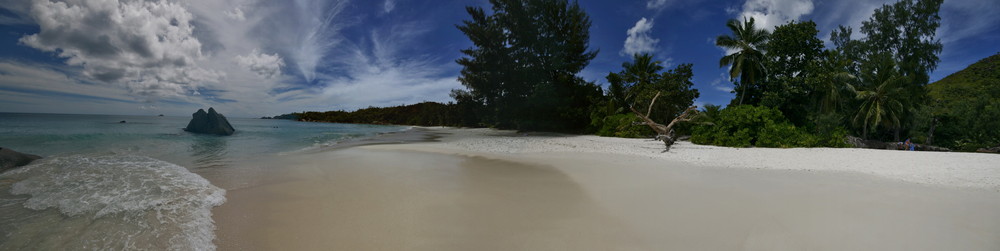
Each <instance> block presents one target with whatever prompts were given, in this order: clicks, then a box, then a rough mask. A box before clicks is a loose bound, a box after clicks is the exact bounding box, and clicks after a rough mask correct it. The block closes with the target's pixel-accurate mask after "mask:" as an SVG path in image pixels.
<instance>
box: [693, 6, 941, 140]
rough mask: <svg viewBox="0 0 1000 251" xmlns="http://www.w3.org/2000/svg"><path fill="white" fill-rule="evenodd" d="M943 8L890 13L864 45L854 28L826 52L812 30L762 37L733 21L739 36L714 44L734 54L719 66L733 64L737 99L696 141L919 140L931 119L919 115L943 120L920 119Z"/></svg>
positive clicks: (797, 25) (839, 33) (798, 26)
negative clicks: (856, 137)
mask: <svg viewBox="0 0 1000 251" xmlns="http://www.w3.org/2000/svg"><path fill="white" fill-rule="evenodd" d="M941 3H942V1H941V0H901V1H899V2H896V3H892V4H886V5H883V6H882V7H881V8H878V9H877V10H875V13H874V14H873V15H872V16H871V17H870V18H869V19H868V20H867V21H864V22H863V23H862V26H861V29H860V32H861V33H863V34H864V36H863V38H862V39H858V40H854V39H851V35H852V33H853V30H852V29H851V28H848V27H843V26H841V27H840V28H838V29H837V30H835V31H834V32H832V33H831V35H830V36H831V37H830V39H831V40H832V41H833V44H834V45H836V48H832V49H825V48H823V47H824V46H823V43H822V40H820V39H819V38H818V37H817V35H818V33H819V31H818V30H817V29H816V24H815V23H813V22H812V21H801V22H795V21H793V22H789V23H787V24H784V25H780V26H778V27H775V29H774V32H773V33H770V34H768V33H766V32H764V31H758V29H759V28H758V27H754V22H753V20H752V19H751V20H747V21H745V22H744V23H743V24H742V25H739V23H738V22H737V21H735V20H730V21H729V22H728V23H727V26H728V27H729V28H730V30H732V32H733V34H734V36H733V37H730V36H727V35H723V36H720V37H719V38H718V39H717V40H716V44H717V45H718V46H720V47H722V48H725V49H727V50H731V51H735V52H734V53H733V54H730V55H727V56H725V57H723V58H722V59H721V66H726V65H730V66H731V71H730V73H731V77H732V78H736V77H737V76H738V77H739V82H738V83H737V85H736V88H735V92H736V93H737V97H736V98H734V99H733V101H732V102H730V107H727V108H726V109H723V110H721V111H720V112H719V115H718V118H715V121H712V122H711V123H706V122H701V123H700V124H699V125H698V126H696V127H695V130H694V135H692V140H693V141H695V142H696V143H699V142H700V143H705V144H717V145H726V146H744V147H745V146H765V147H789V146H833V147H835V146H842V145H843V138H844V137H845V136H846V135H847V134H848V133H850V134H855V135H861V136H862V137H863V138H866V139H867V138H871V139H876V140H883V141H884V140H892V141H900V138H902V137H904V136H905V137H913V136H918V133H914V130H915V129H917V128H921V127H922V125H923V124H925V122H926V121H931V120H934V119H926V117H933V115H931V116H918V114H941V112H940V111H937V112H936V113H935V112H930V111H924V112H922V111H923V110H925V109H926V108H925V107H926V103H927V102H924V101H925V100H927V99H926V98H925V97H926V96H927V95H926V93H927V91H926V88H925V86H926V85H927V82H928V75H929V73H930V71H932V70H934V68H935V67H936V66H937V62H938V61H939V59H938V57H937V54H938V53H940V52H941V48H942V46H941V43H940V41H939V40H937V39H935V38H934V36H935V33H936V30H937V28H938V27H939V26H940V20H941V18H940V17H939V16H938V15H937V13H938V10H939V9H940V6H941ZM741 58H742V59H741ZM741 60H742V61H741ZM747 62H751V64H749V66H747ZM758 65H759V66H763V67H762V68H759V69H758V68H756V67H757V66H758ZM746 72H749V73H746ZM758 73H759V74H761V75H759V76H754V75H753V74H758ZM747 74H749V75H747ZM736 104H745V105H753V106H754V107H756V108H747V107H745V106H736ZM765 108H768V109H765ZM935 119H937V117H935ZM925 120H926V121H925ZM730 124H735V125H730ZM782 135H784V136H782ZM772 136H774V137H772ZM928 138H930V137H928Z"/></svg>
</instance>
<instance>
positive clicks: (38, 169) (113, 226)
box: [0, 154, 226, 250]
mask: <svg viewBox="0 0 1000 251" xmlns="http://www.w3.org/2000/svg"><path fill="white" fill-rule="evenodd" d="M0 180H8V181H13V183H12V184H9V186H8V187H9V191H10V194H3V195H0V196H3V197H4V198H3V200H4V201H5V203H2V204H0V214H4V215H5V218H6V219H5V220H4V221H2V222H0V238H2V239H0V249H3V250H60V249H97V250H108V249H114V250H118V249H140V250H163V249H167V250H214V249H215V245H214V244H213V243H212V240H213V239H214V238H215V234H214V230H215V225H214V222H213V221H212V218H211V215H212V213H211V209H212V208H213V207H215V206H219V205H222V203H224V202H225V201H226V197H225V194H226V191H225V190H223V189H220V188H218V187H215V186H214V185H212V184H210V183H209V182H208V181H207V180H205V179H204V178H202V177H201V176H199V175H197V174H194V173H191V172H189V171H188V170H187V169H186V168H184V167H181V166H178V165H175V164H172V163H169V162H165V161H161V160H157V159H153V158H150V157H145V156H134V155H114V154H95V155H71V156H56V157H50V158H46V159H42V160H39V161H36V163H33V164H32V165H29V166H25V167H22V168H20V169H15V170H11V171H8V172H5V173H3V174H0ZM0 184H3V183H0ZM4 186H5V185H4ZM0 189H3V190H7V189H6V188H4V187H3V186H0Z"/></svg>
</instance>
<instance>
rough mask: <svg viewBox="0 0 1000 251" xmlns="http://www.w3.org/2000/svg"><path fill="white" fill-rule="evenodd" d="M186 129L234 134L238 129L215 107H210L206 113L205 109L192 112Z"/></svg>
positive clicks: (197, 131)
mask: <svg viewBox="0 0 1000 251" xmlns="http://www.w3.org/2000/svg"><path fill="white" fill-rule="evenodd" d="M184 130H185V131H188V132H193V133H205V134H216V135H233V132H235V131H236V129H233V126H232V125H230V124H229V120H227V119H226V116H222V114H219V113H217V112H215V108H211V107H210V108H208V112H207V113H206V112H205V110H203V109H198V111H197V112H195V113H194V114H191V122H189V123H188V125H187V127H186V128H184Z"/></svg>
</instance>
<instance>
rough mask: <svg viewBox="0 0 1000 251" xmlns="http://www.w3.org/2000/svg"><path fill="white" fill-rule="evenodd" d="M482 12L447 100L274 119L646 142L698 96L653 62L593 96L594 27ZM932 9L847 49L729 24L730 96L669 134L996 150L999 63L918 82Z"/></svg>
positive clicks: (892, 12)
mask: <svg viewBox="0 0 1000 251" xmlns="http://www.w3.org/2000/svg"><path fill="white" fill-rule="evenodd" d="M490 3H491V4H492V8H491V9H489V11H487V10H484V9H483V8H479V7H467V8H466V10H467V12H468V14H469V15H470V19H469V20H466V21H464V22H463V23H462V24H460V25H458V26H457V28H458V29H459V30H461V31H462V32H463V33H464V34H465V35H466V36H468V38H469V39H470V40H471V41H472V44H473V46H472V47H471V48H468V49H465V50H462V51H461V52H462V53H463V54H465V57H463V58H461V59H459V60H457V63H458V64H459V65H461V66H462V71H461V75H460V77H459V81H460V82H461V83H462V85H464V86H465V87H466V88H465V89H461V90H452V93H451V96H452V97H454V98H455V101H456V102H455V103H449V104H439V103H433V102H425V103H420V104H415V105H409V106H397V107H389V108H366V109H361V110H358V111H354V112H345V111H332V112H304V113H295V114H289V115H282V116H279V117H275V118H293V119H299V120H306V121H328V122H342V123H375V124H408V125H446V126H479V127H495V128H501V129H517V130H541V131H562V132H574V133H596V134H598V135H602V136H614V137H650V136H653V135H654V134H656V133H655V132H654V131H653V130H651V129H650V128H648V127H647V126H646V125H644V124H645V122H644V120H643V119H640V118H639V116H637V115H636V114H635V113H643V114H645V113H649V118H650V119H651V120H652V121H654V122H657V123H669V122H670V121H671V120H672V119H673V118H675V117H677V116H678V115H680V114H681V113H682V112H683V111H684V110H685V109H687V108H688V107H690V106H691V105H692V104H693V103H694V100H695V99H697V98H698V97H699V95H700V93H699V92H698V90H697V89H694V88H692V87H693V85H694V84H693V83H692V82H691V79H692V77H693V73H692V67H693V66H692V65H691V64H680V65H678V66H676V67H674V68H673V69H666V68H665V67H664V66H663V62H660V61H657V60H655V59H654V56H653V55H649V54H639V55H634V56H633V58H632V59H631V61H629V62H624V63H623V64H622V69H621V71H619V72H611V73H609V74H608V75H607V81H608V83H609V85H608V88H607V89H606V90H601V88H600V87H598V86H597V85H595V84H594V83H591V82H587V81H584V80H583V79H582V78H580V77H579V76H577V74H578V73H579V72H580V71H581V70H582V69H583V68H584V67H586V66H587V64H588V63H589V62H590V60H592V59H593V58H594V57H595V56H596V54H597V51H595V50H590V49H589V45H588V41H589V39H590V37H589V31H588V30H589V28H590V25H591V23H590V18H589V16H588V15H587V14H586V13H585V12H584V10H583V9H582V8H580V6H579V5H577V4H576V3H575V2H569V1H567V0H526V1H524V0H490ZM941 4H942V0H900V1H898V2H896V3H892V4H886V5H883V6H882V7H881V8H878V9H877V10H875V12H874V14H873V15H872V16H871V17H870V18H869V19H868V20H867V21H864V22H863V23H862V25H861V27H860V29H859V32H860V33H862V34H863V36H860V37H862V38H861V39H852V38H851V37H852V35H853V32H854V31H853V30H852V29H851V28H849V27H844V26H841V27H839V28H838V29H836V30H834V31H833V32H831V33H830V40H831V41H832V42H833V45H834V47H833V48H825V47H824V43H823V40H821V39H820V38H819V37H818V36H819V30H818V29H817V27H816V23H814V22H812V21H792V22H789V23H786V24H783V25H779V26H777V27H775V28H774V31H773V32H768V31H766V30H764V29H763V28H764V27H757V26H756V23H755V20H754V19H748V20H743V22H740V21H738V20H729V21H728V22H727V23H726V26H727V27H728V28H729V30H730V31H731V32H732V34H728V35H721V36H719V37H718V38H717V39H716V41H715V42H716V45H717V46H719V47H722V48H724V49H726V50H728V51H731V52H732V53H731V54H729V55H726V56H724V57H722V58H721V59H720V62H719V63H720V67H726V66H729V78H730V81H734V84H735V88H734V91H733V92H734V93H735V94H736V97H734V98H733V100H731V101H730V103H729V106H728V107H726V108H722V107H721V106H716V105H705V107H703V109H702V110H700V111H698V112H697V113H696V114H694V116H693V117H692V120H691V121H690V122H689V123H682V124H680V125H678V126H676V127H674V128H676V131H677V132H678V133H680V134H690V135H691V136H692V137H691V140H692V141H693V142H695V143H698V144H712V145H722V146H735V147H751V146H757V147H845V146H846V143H845V137H847V136H848V135H860V136H861V137H863V138H865V139H872V140H878V141H900V139H901V138H912V139H914V141H915V142H917V143H925V144H933V143H938V144H940V145H941V146H944V147H949V148H953V149H957V150H966V151H969V150H975V149H976V148H979V147H991V146H997V145H1000V130H996V128H1000V120H998V119H996V118H1000V99H998V97H1000V54H998V55H994V56H992V57H989V58H986V59H983V60H982V61H980V62H978V63H976V64H974V65H972V66H970V67H969V68H968V69H965V70H963V71H960V72H957V73H955V74H952V75H951V76H948V77H947V78H945V79H942V80H941V81H938V82H937V83H934V84H931V85H928V80H929V77H928V76H929V73H930V72H931V71H933V70H934V69H935V68H936V67H937V63H938V61H939V58H938V55H937V54H938V53H940V52H941V49H942V45H941V42H940V40H938V39H936V38H935V35H936V30H937V28H938V27H939V26H940V20H941V18H940V17H939V16H938V14H937V13H938V10H939V9H940V6H941ZM657 93H659V95H660V96H659V97H658V98H657V97H656V95H657ZM653 100H656V102H655V103H654V102H653ZM650 104H653V105H652V107H649V106H650ZM633 111H635V112H633ZM658 130H659V129H658ZM665 142H666V141H665ZM671 142H672V141H671ZM668 145H669V144H668Z"/></svg>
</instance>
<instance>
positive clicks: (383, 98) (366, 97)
mask: <svg viewBox="0 0 1000 251" xmlns="http://www.w3.org/2000/svg"><path fill="white" fill-rule="evenodd" d="M0 1H3V0H0ZM26 2H28V3H29V5H30V8H28V7H26V8H24V9H25V11H24V13H27V14H25V15H29V14H30V17H32V18H33V19H32V20H31V22H37V23H38V26H39V28H40V32H38V34H29V35H28V36H24V37H22V39H21V44H22V45H24V46H25V47H24V48H28V47H30V48H35V49H38V50H42V51H48V52H52V53H53V54H52V55H55V56H58V57H60V58H62V59H64V60H65V61H64V62H65V64H41V63H39V64H38V65H29V64H22V65H21V66H23V67H16V69H20V70H18V71H19V72H25V73H23V74H19V75H18V76H19V77H17V78H13V77H11V76H13V75H11V74H8V73H6V72H3V71H10V72H13V71H14V70H11V69H15V68H12V67H13V66H6V67H7V68H9V69H7V68H3V67H5V66H4V65H0V74H3V75H2V76H0V103H2V104H0V106H3V107H2V109H5V110H10V109H14V110H11V111H17V110H23V111H41V110H37V109H34V108H31V107H32V106H33V105H44V104H45V102H46V100H52V99H55V100H58V101H53V102H52V103H53V104H52V106H62V107H65V106H73V104H78V105H76V106H74V108H73V109H76V108H80V109H82V110H73V109H69V108H67V109H66V111H63V112H83V113H94V112H98V111H94V110H90V111H85V110H86V109H83V107H89V108H88V109H101V110H100V111H99V112H100V113H117V114H146V113H147V112H149V111H148V110H144V109H159V112H160V113H165V114H190V112H191V111H190V110H189V109H191V108H197V107H207V106H214V107H215V108H216V109H220V110H223V111H225V113H226V114H227V115H230V114H232V116H246V117H259V116H262V115H274V114H281V113H287V112H291V111H302V110H310V109H311V110H332V109H356V108H363V107H367V106H372V105H374V106H383V105H399V104H406V103H415V102H422V101H438V102H447V101H449V100H451V98H450V97H448V94H449V90H451V89H454V88H461V85H460V84H459V83H458V81H457V74H458V72H459V70H460V69H459V67H458V66H457V65H456V64H454V63H452V58H447V56H441V55H428V54H426V52H425V51H424V49H423V48H425V47H421V46H419V45H420V42H421V41H420V39H417V38H419V37H422V36H424V35H425V34H426V33H427V32H428V31H430V30H431V29H436V28H434V27H435V26H433V25H429V24H428V23H426V22H424V21H425V20H421V19H416V20H398V21H399V22H391V23H389V22H367V21H369V19H377V18H382V17H380V15H364V14H362V13H356V12H353V11H351V12H348V11H344V10H345V8H354V7H353V6H351V5H348V1H346V0H344V1H330V0H298V1H256V0H174V1H142V0H118V1H113V0H112V1H81V0H69V1H67V2H55V0H48V1H46V0H32V1H26ZM393 3H395V1H393ZM6 7H9V6H4V8H6ZM379 7H384V6H377V7H376V8H375V10H374V11H375V12H381V11H383V10H384V9H383V8H379ZM394 7H395V6H394ZM29 10H30V11H29ZM393 11H395V12H400V11H403V10H402V9H393ZM393 18H399V17H393ZM348 28H350V29H351V30H350V31H349V33H345V31H344V30H345V29H348ZM348 34H349V35H348ZM366 35H367V36H366ZM0 63H2V62H0ZM25 65H27V66H25ZM32 67H37V68H45V69H49V70H46V71H35V72H27V71H26V70H29V69H30V68H32ZM5 69H7V70H5ZM29 73H30V74H29ZM54 73H60V74H59V75H56V76H60V78H59V79H49V78H47V77H46V76H49V75H52V74H54ZM14 80H17V81H16V82H15V81H14ZM32 81H34V82H39V83H34V84H33V82H32ZM41 82H45V83H47V84H41ZM48 83H52V84H48ZM5 86H6V87H5ZM14 87H19V89H17V90H14ZM24 87H31V88H24ZM59 90H73V91H72V93H80V95H77V96H73V95H72V93H64V92H59ZM234 101H235V102H234ZM14 103H17V105H18V108H11V107H12V106H8V105H15V104H14ZM56 103H58V104H56ZM112 107H114V109H113V110H114V111H112V110H108V109H110V108H112ZM58 110H59V108H52V110H47V111H44V112H60V111H58Z"/></svg>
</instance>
